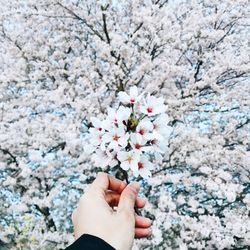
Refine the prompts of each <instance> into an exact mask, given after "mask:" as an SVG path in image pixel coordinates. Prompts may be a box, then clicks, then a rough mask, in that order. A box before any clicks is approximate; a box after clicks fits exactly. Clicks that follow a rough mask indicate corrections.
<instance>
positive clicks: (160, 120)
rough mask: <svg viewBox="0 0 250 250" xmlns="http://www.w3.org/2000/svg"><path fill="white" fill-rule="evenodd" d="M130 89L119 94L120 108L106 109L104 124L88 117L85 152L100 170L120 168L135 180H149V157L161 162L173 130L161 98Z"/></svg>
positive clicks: (150, 167)
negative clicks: (136, 178) (88, 137)
mask: <svg viewBox="0 0 250 250" xmlns="http://www.w3.org/2000/svg"><path fill="white" fill-rule="evenodd" d="M138 92H139V91H138V88H137V87H136V86H133V87H131V88H130V91H129V94H127V93H126V92H124V91H120V92H119V93H118V97H119V100H120V103H121V105H120V106H119V108H118V109H117V110H116V109H113V108H108V114H107V117H106V119H105V120H103V121H101V120H99V119H98V118H96V117H91V122H92V125H93V127H91V128H90V129H89V132H90V139H89V143H90V144H88V145H86V146H85V151H86V152H88V153H93V152H94V153H93V155H92V160H93V161H94V162H95V164H96V166H99V167H103V168H104V167H107V166H110V167H114V166H117V165H118V166H120V167H121V168H122V169H123V170H125V171H129V170H131V171H132V172H133V175H134V176H136V177H137V176H139V175H140V176H142V177H143V178H148V177H149V176H151V172H150V170H152V169H153V164H152V162H151V161H150V157H151V158H152V156H154V157H155V158H157V162H159V161H160V160H161V159H162V155H164V154H165V152H166V150H167V147H168V139H169V136H170V134H171V131H172V127H170V126H168V122H169V118H168V115H167V114H166V109H167V107H166V105H165V104H164V99H163V98H162V97H159V98H157V97H155V96H153V95H150V94H147V96H145V94H144V93H142V94H139V93H138Z"/></svg>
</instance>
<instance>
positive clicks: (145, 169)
mask: <svg viewBox="0 0 250 250" xmlns="http://www.w3.org/2000/svg"><path fill="white" fill-rule="evenodd" d="M151 170H153V164H152V163H151V162H150V161H149V160H148V159H147V157H146V156H144V155H142V156H141V157H140V160H139V161H138V164H137V170H133V174H134V176H135V177H138V176H139V175H140V176H141V177H143V178H145V179H147V178H149V177H150V176H151Z"/></svg>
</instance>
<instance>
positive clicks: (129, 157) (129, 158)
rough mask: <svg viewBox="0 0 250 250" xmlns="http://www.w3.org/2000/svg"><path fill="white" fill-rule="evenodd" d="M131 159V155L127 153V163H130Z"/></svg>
mask: <svg viewBox="0 0 250 250" xmlns="http://www.w3.org/2000/svg"><path fill="white" fill-rule="evenodd" d="M132 160H133V157H132V156H131V155H129V156H128V158H127V161H128V162H129V163H131V161H132Z"/></svg>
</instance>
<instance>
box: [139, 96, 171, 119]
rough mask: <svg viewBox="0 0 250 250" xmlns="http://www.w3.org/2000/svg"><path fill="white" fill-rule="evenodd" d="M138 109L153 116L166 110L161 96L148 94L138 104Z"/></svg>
mask: <svg viewBox="0 0 250 250" xmlns="http://www.w3.org/2000/svg"><path fill="white" fill-rule="evenodd" d="M140 110H141V112H142V113H143V114H146V115H148V116H154V115H158V114H161V113H164V112H166V105H165V104H164V99H163V98H162V97H159V98H157V97H155V96H152V95H149V94H148V96H147V97H146V98H145V99H144V102H143V104H142V105H141V106H140Z"/></svg>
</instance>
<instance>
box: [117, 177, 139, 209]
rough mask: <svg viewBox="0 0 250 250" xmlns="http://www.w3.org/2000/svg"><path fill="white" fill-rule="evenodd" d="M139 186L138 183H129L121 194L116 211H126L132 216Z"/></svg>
mask: <svg viewBox="0 0 250 250" xmlns="http://www.w3.org/2000/svg"><path fill="white" fill-rule="evenodd" d="M139 189H140V185H139V183H138V182H134V183H130V184H129V185H127V186H126V188H125V189H124V190H123V192H122V193H121V197H120V201H119V204H118V208H117V211H118V212H119V211H126V212H127V213H132V214H134V206H135V201H136V198H137V194H138V192H139Z"/></svg>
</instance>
